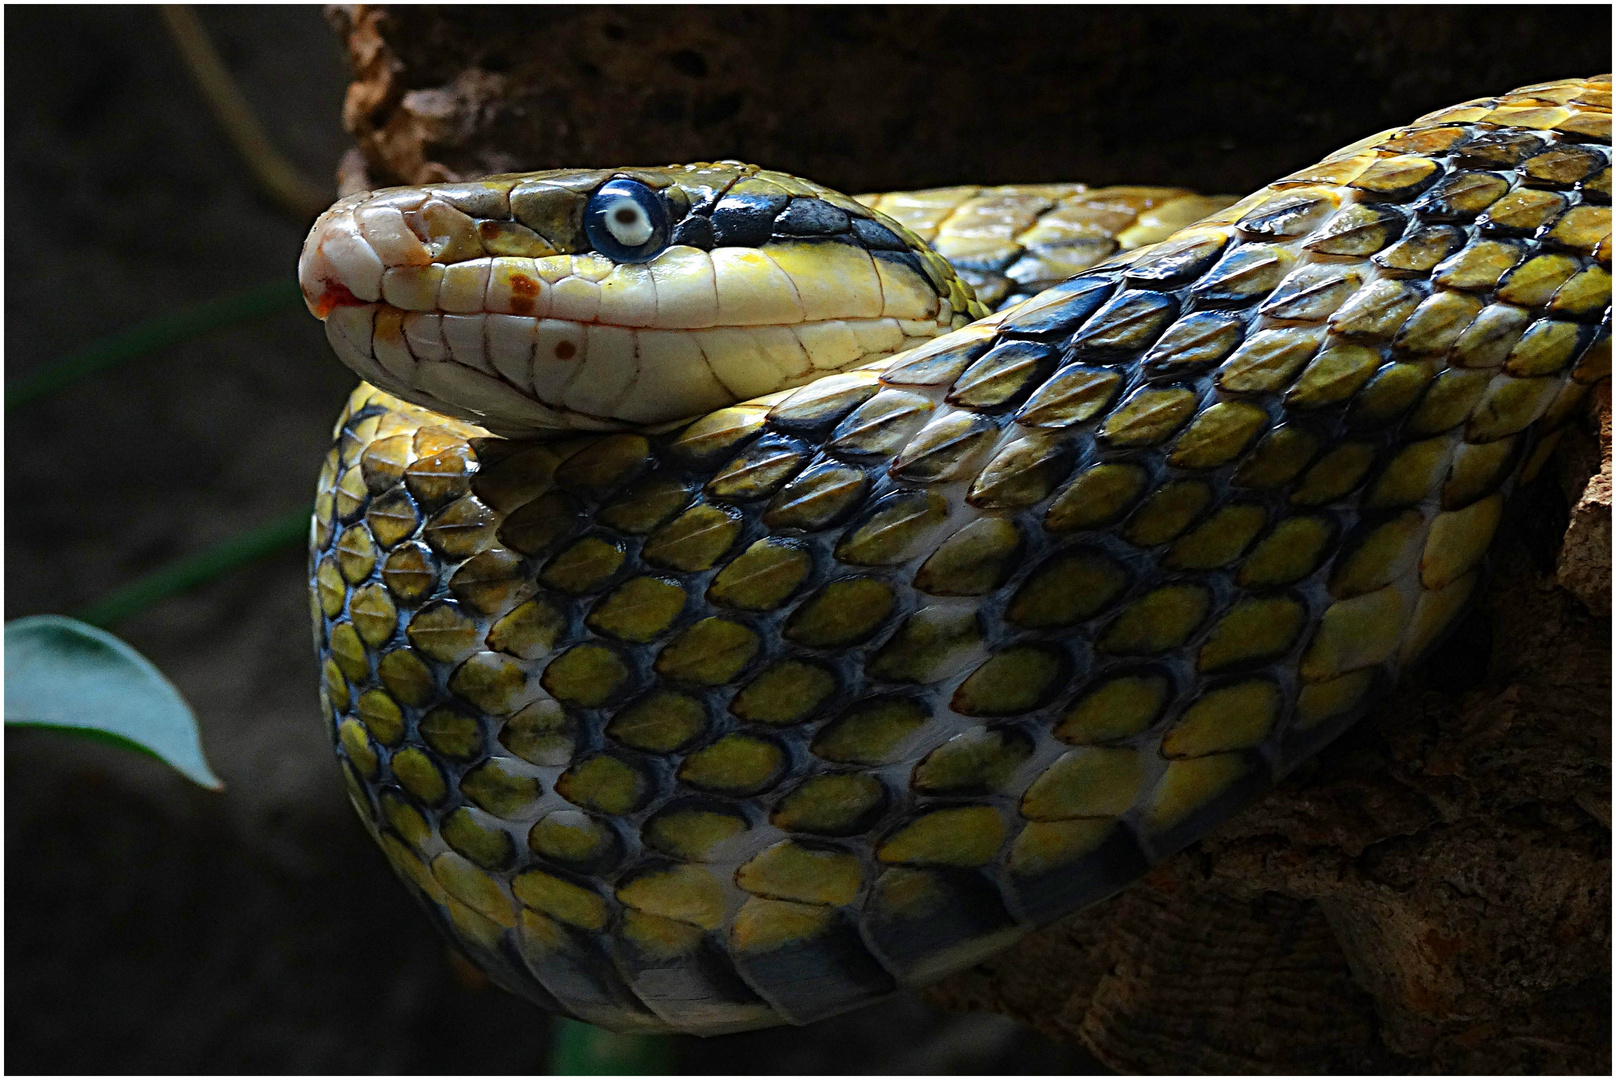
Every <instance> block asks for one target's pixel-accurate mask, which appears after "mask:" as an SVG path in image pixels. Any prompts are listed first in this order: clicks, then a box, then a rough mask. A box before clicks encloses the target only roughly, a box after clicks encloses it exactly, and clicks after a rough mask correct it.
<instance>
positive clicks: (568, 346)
mask: <svg viewBox="0 0 1616 1080" xmlns="http://www.w3.org/2000/svg"><path fill="white" fill-rule="evenodd" d="M577 355H578V347H577V346H576V345H574V344H573V343H572V342H570V341H558V342H556V346H555V357H556V359H557V360H571V359H572V358H573V357H574V356H577Z"/></svg>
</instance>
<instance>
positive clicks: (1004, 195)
mask: <svg viewBox="0 0 1616 1080" xmlns="http://www.w3.org/2000/svg"><path fill="white" fill-rule="evenodd" d="M1609 141H1610V78H1609V76H1602V77H1599V78H1594V79H1587V80H1573V81H1566V82H1556V83H1550V84H1543V85H1540V86H1533V87H1527V88H1524V89H1522V90H1518V91H1515V92H1514V93H1512V94H1509V95H1506V96H1503V97H1499V98H1488V99H1483V100H1478V101H1473V102H1469V103H1466V104H1464V105H1460V106H1456V107H1454V108H1450V109H1446V110H1443V111H1441V112H1437V113H1433V114H1431V115H1429V116H1426V117H1424V118H1422V119H1421V120H1419V121H1417V122H1416V123H1414V124H1413V125H1411V126H1409V127H1405V128H1401V129H1398V130H1393V131H1387V132H1382V133H1380V134H1378V135H1375V136H1373V137H1371V138H1368V139H1365V140H1364V141H1362V142H1360V143H1357V144H1355V145H1353V146H1351V147H1348V148H1346V149H1344V150H1342V151H1340V152H1339V153H1337V154H1335V155H1333V156H1331V157H1329V158H1328V159H1326V160H1325V161H1323V162H1322V163H1320V164H1319V165H1316V166H1314V167H1312V168H1308V169H1304V170H1302V171H1301V172H1298V173H1295V174H1293V175H1291V176H1288V177H1285V178H1284V179H1282V180H1279V181H1276V182H1275V183H1273V184H1270V185H1269V186H1268V187H1266V188H1264V189H1263V190H1261V191H1259V192H1257V193H1256V194H1254V195H1252V196H1250V197H1249V198H1246V199H1242V200H1240V201H1238V202H1235V203H1233V205H1228V200H1202V199H1199V198H1197V197H1193V196H1190V195H1189V194H1188V193H1186V192H1181V191H1176V190H1173V189H1160V188H1114V189H1101V190H1097V191H1089V190H1086V189H1084V188H1082V187H1081V186H1080V185H1065V186H1059V185H1042V186H1028V187H1014V188H995V189H981V190H979V189H949V190H945V191H931V192H917V193H908V194H893V195H884V196H879V197H866V198H864V199H861V200H854V199H850V198H847V197H845V196H842V195H839V194H837V193H835V192H832V191H829V190H826V189H824V188H821V187H819V186H817V185H815V184H812V183H808V182H806V181H803V180H799V179H797V178H794V177H791V176H787V175H784V174H781V173H775V172H768V171H764V170H760V169H756V168H753V167H750V166H743V165H739V164H735V163H719V164H710V165H691V166H684V167H670V168H665V169H623V170H607V171H591V172H583V171H571V172H543V173H532V174H524V175H511V176H503V177H493V178H490V179H487V180H483V181H477V182H471V183H462V184H447V185H434V186H428V187H421V188H397V189H391V190H386V191H378V192H367V193H363V194H360V195H357V196H353V197H350V198H347V199H344V200H343V201H341V202H339V203H338V204H337V205H336V206H335V207H333V208H332V209H331V210H330V211H329V212H327V214H326V215H325V216H323V217H322V218H321V219H320V221H319V222H318V223H317V224H316V226H315V228H314V231H313V233H312V234H311V236H310V238H309V241H308V244H307V246H306V248H305V250H304V255H303V259H302V262H301V264H300V274H301V279H302V282H303V288H304V291H305V294H306V296H307V298H308V302H309V305H310V307H311V309H312V310H313V311H314V312H315V314H317V315H318V316H320V317H321V318H323V319H325V321H326V327H327V331H328V335H329V337H330V340H331V342H332V344H333V346H334V347H335V348H336V350H337V352H338V354H339V355H340V356H341V358H342V359H343V360H344V362H346V363H347V364H348V365H349V366H351V367H352V368H353V369H354V370H355V371H357V372H358V373H359V374H360V375H361V376H363V378H364V379H365V380H366V383H365V384H363V385H361V386H360V388H359V389H358V390H357V391H356V392H355V393H354V395H353V397H352V398H351V399H350V401H349V402H348V406H347V409H346V411H345V412H344V413H343V414H342V418H341V420H340V421H339V423H338V425H337V429H336V433H335V446H334V447H333V448H332V450H331V452H330V455H329V457H328V458H327V460H326V462H325V467H324V470H323V472H322V473H321V475H320V479H319V494H318V501H317V504H316V514H315V518H314V524H313V537H312V548H311V567H312V570H311V579H312V593H313V596H312V599H313V609H314V610H313V614H314V622H315V639H316V645H317V648H318V650H319V655H320V658H321V661H322V663H323V672H324V679H323V688H322V691H321V707H322V709H323V712H324V715H325V717H326V721H327V723H328V724H329V725H330V727H331V730H332V732H333V734H334V737H335V741H336V746H337V754H338V757H339V758H340V760H341V762H342V765H343V771H344V774H345V776H346V777H347V779H348V781H349V790H350V793H351V795H352V799H353V802H354V805H355V806H356V807H357V809H358V811H359V815H360V817H361V819H362V820H363V821H364V823H365V825H366V827H367V828H368V829H369V830H370V831H371V833H372V835H373V836H374V837H375V838H376V840H377V841H378V842H379V843H380V845H381V846H382V848H383V849H384V850H385V851H386V853H387V856H388V858H389V860H390V861H391V862H392V864H393V865H394V867H395V868H396V869H397V870H398V872H399V874H400V876H401V877H402V878H403V879H404V881H405V882H406V883H407V884H408V886H409V887H410V889H411V890H412V891H413V892H414V893H416V894H417V896H418V897H419V898H420V899H421V900H422V902H423V903H424V905H425V907H426V909H427V910H428V911H429V912H430V913H431V915H432V916H433V918H434V920H435V921H436V922H437V924H438V925H439V926H440V927H441V928H442V929H443V931H444V933H446V934H447V935H448V936H449V937H450V938H451V939H453V940H454V941H455V942H456V943H457V945H458V946H459V947H460V948H461V949H463V950H464V951H465V952H466V953H467V954H468V955H469V956H471V957H472V958H473V959H475V961H476V962H477V963H478V964H480V965H481V966H482V967H483V968H484V969H485V970H486V971H487V972H488V974H489V975H490V976H491V977H492V978H493V979H494V980H495V981H496V982H498V983H499V984H501V985H503V986H505V987H507V988H509V989H511V990H513V991H515V992H517V993H519V994H521V995H523V996H525V997H527V998H529V999H531V1000H533V1001H535V1002H537V1003H539V1004H540V1005H542V1006H544V1007H545V1008H548V1009H552V1010H555V1011H558V1012H562V1013H567V1014H570V1015H572V1016H575V1017H578V1018H580V1019H583V1020H587V1021H590V1022H592V1023H596V1024H600V1025H603V1026H605V1027H610V1028H616V1029H640V1030H678V1031H687V1032H698V1033H717V1032H726V1031H735V1030H741V1029H746V1028H753V1027H760V1026H765V1025H769V1024H775V1023H781V1022H788V1023H798V1024H800V1023H806V1022H809V1021H812V1020H816V1019H818V1018H821V1017H824V1016H828V1015H831V1014H833V1013H836V1012H839V1011H842V1010H845V1009H848V1008H851V1007H853V1006H856V1005H859V1004H862V1003H865V1002H868V1001H871V1000H873V999H876V998H879V997H881V996H883V995H885V994H888V993H890V992H892V991H894V990H895V989H897V988H898V987H900V986H905V985H914V984H918V983H923V982H925V981H927V980H930V979H934V978H937V977H939V976H941V975H943V974H945V973H948V972H951V971H955V970H958V969H960V968H962V967H964V966H966V965H969V964H971V963H973V962H975V961H977V960H979V959H981V958H983V957H985V956H987V955H989V954H991V953H992V952H994V951H995V950H998V949H1001V948H1003V947H1004V946H1005V945H1007V944H1008V943H1009V942H1011V941H1013V940H1015V939H1016V938H1017V937H1019V936H1020V935H1022V934H1024V933H1026V932H1027V931H1028V930H1029V929H1031V928H1033V927H1036V926H1039V925H1042V924H1045V923H1048V922H1050V921H1052V920H1054V919H1056V918H1059V917H1060V916H1063V915H1066V914H1068V913H1070V912H1072V911H1075V910H1076V909H1078V908H1080V907H1083V906H1084V905H1087V904H1090V903H1092V902H1094V901H1097V900H1099V899H1101V898H1103V897H1106V896H1108V895H1111V894H1112V893H1115V892H1116V891H1117V890H1119V889H1121V888H1122V887H1123V886H1125V885H1127V884H1128V883H1129V882H1131V881H1133V880H1134V879H1136V878H1137V877H1139V876H1140V874H1142V873H1143V872H1144V871H1145V870H1146V868H1147V867H1149V866H1150V865H1151V864H1152V863H1154V862H1156V861H1158V860H1160V859H1162V858H1163V857H1165V856H1166V855H1168V854H1170V853H1172V852H1175V851H1177V850H1179V849H1181V848H1183V847H1184V846H1185V845H1186V844H1188V843H1190V842H1191V841H1193V840H1194V839H1195V838H1197V837H1199V836H1201V835H1202V834H1204V833H1205V832H1206V831H1207V830H1208V829H1210V828H1211V827H1213V826H1214V825H1215V824H1217V823H1218V822H1219V821H1221V820H1224V819H1225V818H1227V817H1228V816H1229V815H1230V814H1232V813H1233V812H1235V811H1236V810H1237V809H1238V808H1240V807H1241V806H1243V805H1245V804H1246V803H1248V802H1250V801H1251V800H1252V799H1253V798H1254V797H1255V796H1256V795H1257V794H1259V793H1260V792H1262V791H1263V790H1264V789H1265V788H1267V787H1268V786H1269V785H1270V784H1272V783H1273V782H1274V780H1275V778H1276V777H1278V776H1281V775H1283V774H1284V773H1285V772H1286V771H1287V770H1289V769H1291V768H1292V767H1294V766H1295V765H1296V764H1297V763H1299V762H1301V761H1302V760H1304V759H1305V758H1307V757H1308V756H1309V755H1311V754H1313V753H1314V752H1315V751H1317V750H1318V749H1319V748H1320V747H1321V746H1322V745H1324V744H1325V743H1327V742H1328V741H1330V740H1331V739H1332V738H1334V737H1335V736H1336V735H1337V734H1339V733H1340V732H1341V731H1342V730H1344V729H1345V728H1346V727H1347V726H1348V725H1349V724H1351V723H1352V722H1353V721H1354V720H1356V719H1357V718H1358V717H1360V716H1362V715H1363V714H1364V712H1365V711H1366V709H1367V708H1369V707H1370V705H1371V704H1372V703H1373V702H1374V701H1375V700H1376V699H1377V698H1378V697H1380V696H1381V695H1382V694H1383V693H1384V692H1385V691H1386V689H1387V688H1388V687H1390V686H1391V685H1392V683H1393V682H1394V681H1395V679H1396V677H1397V675H1398V673H1399V672H1400V671H1401V670H1403V669H1404V668H1406V667H1407V666H1408V665H1409V664H1410V663H1412V662H1413V661H1414V660H1415V659H1417V658H1418V657H1419V656H1420V655H1421V654H1422V652H1424V651H1425V650H1426V649H1427V648H1428V647H1429V646H1430V645H1431V643H1432V642H1433V641H1434V640H1435V639H1436V638H1437V637H1438V636H1439V635H1440V634H1441V633H1442V632H1443V630H1444V629H1445V628H1446V627H1447V626H1448V625H1449V624H1451V623H1452V622H1453V620H1454V617H1455V615H1456V613H1458V612H1459V611H1460V609H1461V608H1462V607H1463V606H1464V604H1465V603H1466V601H1467V599H1468V598H1469V597H1470V596H1471V595H1472V593H1473V592H1474V591H1475V588H1476V583H1477V581H1478V579H1479V577H1480V576H1481V574H1482V572H1483V569H1484V564H1485V563H1486V561H1487V551H1488V548H1489V546H1490V543H1491V540H1492V537H1493V535H1494V533H1495V531H1496V529H1497V526H1498V524H1499V522H1500V518H1501V516H1502V514H1503V513H1504V512H1505V510H1506V507H1507V505H1508V504H1507V503H1506V497H1507V495H1508V494H1509V491H1510V489H1511V487H1512V486H1513V485H1514V484H1515V483H1516V482H1517V481H1518V480H1519V479H1520V478H1522V477H1528V476H1530V475H1531V474H1532V473H1534V472H1535V471H1536V470H1537V469H1539V468H1540V467H1541V466H1542V464H1543V462H1544V460H1545V459H1546V457H1547V456H1548V453H1549V451H1550V450H1551V449H1552V446H1553V444H1554V441H1555V429H1556V428H1557V427H1558V426H1559V425H1561V424H1562V423H1563V422H1564V421H1565V420H1566V419H1567V418H1568V417H1569V416H1570V415H1571V413H1572V411H1573V410H1574V409H1575V408H1576V406H1577V404H1578V402H1579V400H1580V399H1581V398H1582V397H1583V395H1584V394H1585V393H1586V391H1587V390H1588V388H1589V386H1590V384H1592V383H1594V382H1596V381H1597V380H1599V379H1601V378H1603V377H1605V376H1606V374H1607V372H1608V370H1609V356H1610V344H1609V338H1610V307H1609V305H1610V273H1609V266H1610V246H1611V241H1610V205H1609V204H1610V165H1609V157H1610V151H1609ZM1219 208H1221V209H1219ZM1208 210H1214V211H1216V212H1214V213H1212V214H1211V216H1209V217H1205V218H1203V219H1201V220H1199V221H1197V222H1195V223H1193V224H1190V220H1191V219H1193V218H1196V217H1199V216H1200V215H1201V214H1203V213H1206V212H1207V211H1208ZM1186 224H1187V225H1188V227H1187V228H1182V229H1179V230H1178V231H1177V232H1173V230H1174V229H1175V228H1177V227H1178V226H1179V225H1186ZM1169 233H1172V235H1171V236H1170V237H1169V236H1168V234H1169ZM928 241H930V242H931V243H932V244H934V245H935V249H934V248H933V247H932V246H929V245H928ZM1119 248H1120V251H1119V250H1118V249H1119ZM1107 256H1109V261H1104V262H1097V260H1098V259H1101V258H1105V257H1107ZM1091 264H1092V265H1091ZM1074 274H1075V276H1073V275H1074ZM990 305H992V306H996V307H997V311H996V312H993V313H990V311H989V307H990ZM797 387H800V389H794V388H797ZM760 395H762V396H760ZM692 417H697V419H695V420H694V422H691V418H692Z"/></svg>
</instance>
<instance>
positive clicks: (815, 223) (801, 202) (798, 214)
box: [774, 198, 848, 236]
mask: <svg viewBox="0 0 1616 1080" xmlns="http://www.w3.org/2000/svg"><path fill="white" fill-rule="evenodd" d="M847 230H848V215H847V211H845V210H838V209H836V207H834V206H832V205H830V203H828V202H825V201H824V200H822V199H800V198H799V199H792V200H791V205H789V206H787V207H786V208H785V210H783V211H781V213H780V216H779V217H777V218H775V219H774V232H775V235H776V236H838V235H841V234H843V233H846V232H847Z"/></svg>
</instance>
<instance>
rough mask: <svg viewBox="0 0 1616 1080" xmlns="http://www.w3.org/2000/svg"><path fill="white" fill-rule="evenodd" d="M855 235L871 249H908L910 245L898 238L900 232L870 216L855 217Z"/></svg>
mask: <svg viewBox="0 0 1616 1080" xmlns="http://www.w3.org/2000/svg"><path fill="white" fill-rule="evenodd" d="M853 235H854V236H856V237H858V242H859V243H861V244H863V245H864V246H865V247H867V248H869V249H870V250H871V251H908V250H909V245H908V244H905V243H904V242H903V241H902V240H899V239H898V234H897V233H895V232H893V231H892V230H891V229H889V228H887V227H886V226H885V225H882V224H881V223H880V222H876V221H871V220H869V219H868V218H854V219H853Z"/></svg>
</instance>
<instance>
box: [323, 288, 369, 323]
mask: <svg viewBox="0 0 1616 1080" xmlns="http://www.w3.org/2000/svg"><path fill="white" fill-rule="evenodd" d="M363 303H364V301H363V300H361V299H359V297H357V296H355V295H354V294H353V292H352V290H350V289H349V288H348V286H346V285H344V284H343V283H342V282H340V281H328V282H326V283H325V290H324V291H323V292H321V293H320V298H319V299H318V300H316V301H315V302H314V316H315V318H318V319H323V318H325V317H326V316H327V315H329V314H331V312H332V310H333V309H335V308H339V307H358V306H359V305H360V304H363Z"/></svg>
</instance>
